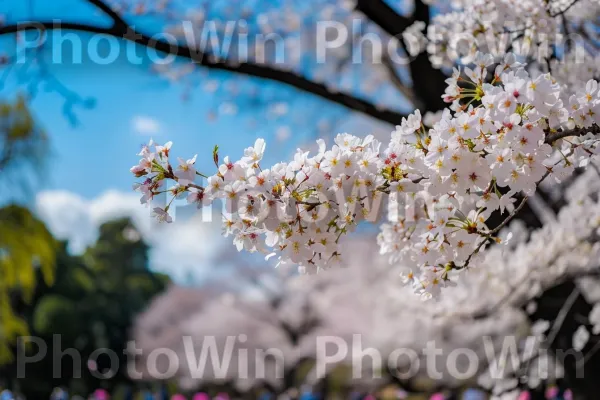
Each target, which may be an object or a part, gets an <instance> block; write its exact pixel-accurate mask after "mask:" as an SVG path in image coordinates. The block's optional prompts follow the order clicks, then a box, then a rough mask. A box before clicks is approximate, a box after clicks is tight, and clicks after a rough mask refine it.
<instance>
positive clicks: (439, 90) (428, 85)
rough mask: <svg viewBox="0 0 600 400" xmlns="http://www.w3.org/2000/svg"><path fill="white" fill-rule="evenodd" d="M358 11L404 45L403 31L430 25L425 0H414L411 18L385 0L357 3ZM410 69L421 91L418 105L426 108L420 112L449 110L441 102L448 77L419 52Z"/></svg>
mask: <svg viewBox="0 0 600 400" xmlns="http://www.w3.org/2000/svg"><path fill="white" fill-rule="evenodd" d="M356 10H358V11H361V12H362V13H363V14H365V15H366V16H367V17H368V18H369V19H370V20H371V21H372V22H374V23H375V24H377V25H378V26H379V27H380V28H381V29H383V30H384V31H386V32H387V33H388V34H390V35H391V36H394V37H395V38H397V39H398V40H399V41H400V43H404V41H403V39H402V32H404V31H405V30H406V28H408V27H409V26H410V25H411V24H412V23H413V22H415V21H423V22H425V24H426V25H429V20H430V15H429V14H430V11H429V6H428V5H427V4H425V3H423V1H422V0H415V11H414V14H413V15H412V17H411V18H407V17H404V16H402V15H400V14H398V13H397V12H396V11H394V9H393V8H391V7H390V6H388V5H387V4H386V3H385V2H384V1H383V0H358V3H357V5H356ZM408 67H409V70H410V74H411V78H412V83H413V87H418V88H419V90H418V91H415V94H416V96H418V98H419V106H421V107H423V109H422V110H421V111H438V110H442V109H444V108H446V106H447V104H446V103H444V101H443V99H442V94H443V93H444V91H445V90H446V86H447V85H446V82H445V81H446V75H444V73H443V72H442V71H441V70H439V69H437V68H434V67H433V65H432V64H431V62H430V61H429V55H428V54H427V52H421V53H419V55H417V56H416V57H415V58H414V59H413V60H412V61H411V62H410V64H409V65H408Z"/></svg>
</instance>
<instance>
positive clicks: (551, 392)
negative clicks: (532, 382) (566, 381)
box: [546, 386, 559, 400]
mask: <svg viewBox="0 0 600 400" xmlns="http://www.w3.org/2000/svg"><path fill="white" fill-rule="evenodd" d="M558 393H559V390H558V388H557V387H556V386H552V387H549V388H548V389H546V398H547V399H549V400H550V399H553V398H555V397H556V396H558Z"/></svg>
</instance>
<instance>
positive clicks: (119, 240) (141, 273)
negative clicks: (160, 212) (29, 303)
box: [7, 219, 169, 398]
mask: <svg viewBox="0 0 600 400" xmlns="http://www.w3.org/2000/svg"><path fill="white" fill-rule="evenodd" d="M147 251H148V246H147V245H146V243H144V241H143V240H142V239H141V236H140V235H139V233H138V232H137V230H136V229H135V227H134V226H133V225H132V223H131V222H130V221H129V220H127V219H122V220H117V221H113V222H109V223H106V224H104V225H102V226H101V227H100V235H99V238H98V240H97V242H96V243H95V244H94V245H93V246H92V247H90V248H89V249H88V250H87V251H86V252H85V253H84V254H83V255H82V256H73V255H70V254H69V253H68V251H67V246H66V243H62V245H61V246H60V248H59V250H58V253H57V258H56V283H55V284H54V285H47V284H45V283H44V282H43V279H42V277H41V276H40V277H39V278H38V280H39V289H38V290H36V293H35V295H34V303H33V307H27V318H28V322H29V323H30V324H31V327H32V333H33V334H34V335H35V336H38V337H40V338H42V339H43V340H44V341H45V343H46V344H47V345H48V356H47V357H45V358H44V359H43V360H42V361H40V362H38V363H32V364H30V365H27V367H26V370H25V376H26V378H25V379H22V380H19V381H18V386H19V389H20V391H22V392H23V393H24V394H25V395H26V396H27V398H47V397H48V395H49V393H50V392H51V390H52V389H53V388H54V387H56V386H59V385H62V386H66V387H69V388H70V390H71V393H72V394H81V395H86V394H88V393H89V392H90V391H91V390H93V389H95V388H98V387H105V388H106V389H109V390H111V391H112V390H115V388H116V387H118V386H119V385H126V384H129V383H130V380H129V377H128V376H127V374H126V368H125V366H126V360H127V357H126V355H125V354H124V349H125V347H126V344H127V341H128V340H129V331H130V327H131V325H132V321H133V318H134V316H135V315H136V314H138V313H139V312H140V311H142V310H143V309H144V308H145V307H146V305H147V304H148V302H149V301H150V299H151V298H152V297H154V296H155V295H156V294H157V293H159V292H160V291H162V290H163V289H164V288H165V286H166V285H167V283H168V282H169V279H168V278H167V277H166V276H165V275H162V274H157V273H154V272H152V271H150V270H149V269H148V257H147ZM54 335H60V342H53V338H54ZM32 347H33V348H32V349H31V350H30V351H36V350H37V349H36V348H35V346H32ZM70 348H73V349H76V350H77V351H78V352H79V354H80V356H81V359H80V360H75V361H76V362H75V363H74V360H73V359H72V358H71V357H69V356H64V357H63V358H62V359H61V360H60V362H59V364H55V362H56V360H53V358H52V356H51V355H52V354H53V352H56V353H60V352H62V351H64V350H66V349H70ZM99 348H106V349H110V350H112V351H113V352H114V353H115V354H116V355H117V356H118V358H119V363H118V367H119V368H118V370H116V371H115V369H116V368H115V367H117V366H116V365H114V364H113V365H111V362H110V360H109V359H108V357H100V358H98V359H97V360H95V361H96V362H97V370H98V372H99V373H108V372H109V371H108V370H107V369H108V368H109V367H111V366H112V367H113V370H112V371H111V372H110V373H109V375H112V374H113V373H115V374H116V375H115V376H114V377H112V378H111V379H110V380H102V379H99V378H98V374H97V373H95V372H94V373H95V374H96V376H94V373H92V371H90V370H89V369H88V364H87V361H88V359H89V358H90V355H91V354H92V353H93V352H94V351H95V350H97V349H99ZM58 365H60V370H61V371H60V372H61V374H60V376H58V377H56V378H52V377H53V375H54V374H56V373H57V366H58ZM15 370H16V368H15V366H14V365H13V367H12V369H10V371H9V369H7V373H11V374H13V376H14V372H12V371H15ZM79 374H81V375H79ZM79 376H80V377H79Z"/></svg>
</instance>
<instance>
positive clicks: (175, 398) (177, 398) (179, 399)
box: [171, 394, 185, 400]
mask: <svg viewBox="0 0 600 400" xmlns="http://www.w3.org/2000/svg"><path fill="white" fill-rule="evenodd" d="M171 400H185V396H184V395H182V394H174V395H173V396H171Z"/></svg>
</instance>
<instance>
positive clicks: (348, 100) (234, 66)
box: [0, 0, 406, 125]
mask: <svg viewBox="0 0 600 400" xmlns="http://www.w3.org/2000/svg"><path fill="white" fill-rule="evenodd" d="M88 1H89V2H90V3H92V4H94V5H95V6H97V7H98V8H99V9H101V10H102V11H104V12H106V13H107V14H108V15H109V16H110V17H111V18H112V19H113V22H114V24H113V26H111V27H108V28H107V27H99V26H95V25H89V24H84V23H73V22H63V23H57V22H55V21H29V22H22V23H17V24H14V25H6V26H3V27H0V35H5V34H12V33H18V32H22V31H26V30H58V29H66V30H74V31H79V32H86V33H92V34H103V35H109V36H114V37H116V38H119V39H125V40H129V41H132V42H134V43H137V44H139V45H142V46H145V47H149V48H152V49H155V50H156V51H159V52H161V53H165V54H172V55H176V56H179V57H183V58H187V59H190V60H192V61H193V62H194V63H196V64H199V65H202V66H204V67H207V68H212V69H217V70H222V71H228V72H233V73H239V74H243V75H249V76H254V77H258V78H263V79H269V80H272V81H276V82H280V83H284V84H287V85H290V86H292V87H295V88H296V89H299V90H302V91H304V92H307V93H311V94H314V95H316V96H319V97H321V98H324V99H326V100H329V101H331V102H334V103H337V104H340V105H342V106H345V107H346V108H348V109H350V110H353V111H357V112H360V113H363V114H366V115H368V116H370V117H372V118H375V119H378V120H380V121H384V122H388V123H390V124H393V125H399V124H400V123H401V122H402V118H403V117H406V115H405V114H403V113H400V112H398V111H394V110H389V109H383V108H381V107H378V106H376V105H374V104H372V103H370V102H368V101H366V100H363V99H360V98H357V97H354V96H352V95H349V94H346V93H341V92H337V91H335V90H332V89H330V88H329V87H327V86H326V85H325V84H323V83H317V82H314V81H311V80H309V79H307V78H305V77H303V76H301V75H298V74H296V73H294V72H291V71H284V70H281V69H276V68H272V67H270V66H267V65H260V64H254V63H249V62H244V63H238V62H236V63H234V62H229V61H227V60H224V61H219V60H214V59H213V58H212V57H210V54H207V53H204V52H202V51H201V50H200V49H194V48H190V47H188V46H184V45H181V44H171V43H168V42H166V41H164V40H157V39H153V38H151V37H149V36H147V35H145V34H143V33H140V32H137V31H136V30H135V29H133V28H132V27H131V26H129V25H128V24H127V23H126V22H125V21H124V20H123V19H122V18H121V17H120V16H119V15H118V14H117V13H116V12H114V11H113V10H111V9H110V8H109V7H108V6H106V5H105V4H104V3H103V2H102V1H101V0H88Z"/></svg>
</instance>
